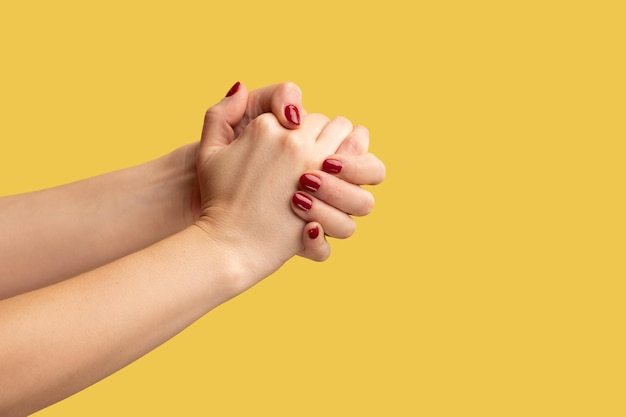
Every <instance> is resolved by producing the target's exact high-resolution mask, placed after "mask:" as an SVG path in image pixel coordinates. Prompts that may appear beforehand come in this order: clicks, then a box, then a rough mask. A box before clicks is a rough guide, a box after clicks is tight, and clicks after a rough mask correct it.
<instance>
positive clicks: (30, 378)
mask: <svg viewBox="0 0 626 417" xmlns="http://www.w3.org/2000/svg"><path fill="white" fill-rule="evenodd" d="M242 261H243V260H240V259H239V255H237V253H236V251H228V250H226V249H225V248H224V246H223V245H217V244H215V243H214V241H213V240H211V239H210V238H208V235H207V233H205V232H204V231H202V230H200V229H199V228H197V227H195V226H191V227H189V228H187V229H185V230H183V231H182V232H180V233H177V234H176V235H174V236H171V237H169V238H167V239H165V240H163V241H161V242H158V243H156V244H155V245H152V246H150V247H149V248H146V249H143V250H141V251H139V252H137V253H134V254H132V255H130V256H127V257H125V258H122V259H120V260H117V261H115V262H113V263H111V264H109V265H106V266H103V267H101V268H99V269H96V270H93V271H90V272H88V273H85V274H83V275H81V276H79V277H76V278H71V279H68V280H65V281H63V282H61V283H58V284H56V285H52V286H50V287H47V288H42V289H39V290H36V291H33V292H30V293H27V294H22V295H19V296H16V297H13V298H10V299H7V300H3V301H0V392H1V393H2V395H0V415H2V416H21V415H25V414H26V413H30V412H33V411H35V410H37V409H40V408H43V407H45V406H47V405H49V404H52V403H54V402H56V401H59V400H60V399H63V398H65V397H67V396H69V395H71V394H73V393H75V392H77V391H79V390H81V389H83V388H85V387H87V386H88V385H90V384H93V383H94V382H96V381H98V380H100V379H102V378H103V377H105V376H107V375H109V374H111V373H113V372H115V371H116V370H118V369H120V368H122V367H124V366H126V365H127V364H129V363H130V362H132V361H134V360H135V359H137V358H139V357H140V356H142V355H144V354H145V353H147V352H148V351H150V350H152V349H153V348H155V347H156V346H158V345H159V344H161V343H163V342H164V341H166V340H167V339H169V338H171V337H172V336H174V335H175V334H177V333H178V332H180V331H181V330H182V329H184V328H185V327H186V326H188V325H189V324H191V323H192V322H193V321H195V320H197V319H198V318H199V317H201V316H202V315H203V314H205V313H206V312H208V311H209V310H211V309H212V308H214V307H215V306H217V305H219V304H221V303H223V302H224V301H226V300H228V299H229V298H231V297H233V296H234V295H236V294H237V293H238V292H239V291H240V290H241V288H239V286H238V285H237V282H238V281H241V278H242V272H241V271H246V269H245V268H242V267H241V265H242ZM246 278H249V277H246ZM246 281H247V279H246Z"/></svg>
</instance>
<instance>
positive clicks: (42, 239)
mask: <svg viewBox="0 0 626 417" xmlns="http://www.w3.org/2000/svg"><path fill="white" fill-rule="evenodd" d="M195 149H196V147H195V145H188V146H187V147H185V148H181V149H178V150H177V151H175V152H173V153H171V154H169V155H166V156H164V157H161V158H159V159H157V160H154V161H151V162H148V163H146V164H143V165H139V166H136V167H132V168H128V169H123V170H120V171H116V172H112V173H108V174H104V175H101V176H98V177H94V178H90V179H87V180H83V181H79V182H76V183H72V184H68V185H63V186H60V187H55V188H51V189H47V190H42V191H37V192H32V193H28V194H22V195H16V196H10V197H4V198H0V299H2V298H7V297H9V296H12V295H15V294H19V293H23V292H26V291H29V290H32V289H35V288H41V287H43V286H46V285H50V284H53V283H55V282H58V281H60V280H63V279H66V278H68V277H71V276H76V275H78V274H80V273H83V272H85V271H89V270H91V269H94V268H96V267H99V266H101V265H104V264H106V263H108V262H111V261H112V260H115V259H118V258H120V257H123V256H125V255H127V254H130V253H132V252H135V251H137V250H139V249H142V248H144V247H147V246H148V245H150V244H152V243H154V242H156V241H158V240H160V239H162V238H164V237H166V236H169V235H171V234H173V233H175V232H177V231H180V230H182V229H183V228H184V227H185V226H188V225H189V224H191V222H193V213H192V207H191V205H192V201H194V196H193V195H192V190H194V184H195V183H196V182H197V177H196V169H195ZM195 199H197V196H195Z"/></svg>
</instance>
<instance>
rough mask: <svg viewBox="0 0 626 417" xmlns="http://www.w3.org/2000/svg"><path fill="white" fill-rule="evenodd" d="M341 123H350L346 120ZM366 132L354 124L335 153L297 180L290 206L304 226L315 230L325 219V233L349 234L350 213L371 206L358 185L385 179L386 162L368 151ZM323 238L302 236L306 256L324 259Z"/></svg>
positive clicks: (364, 211)
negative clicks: (306, 222) (295, 190)
mask: <svg viewBox="0 0 626 417" xmlns="http://www.w3.org/2000/svg"><path fill="white" fill-rule="evenodd" d="M344 123H349V122H348V121H347V120H345V121H344ZM368 147H369V132H368V131H367V129H366V128H365V127H363V126H356V127H355V128H354V129H353V130H352V132H351V133H350V134H349V136H348V137H347V138H346V139H345V140H344V141H343V143H342V144H341V146H340V147H339V149H338V150H337V152H336V153H335V154H334V155H331V156H329V157H328V158H326V160H325V161H324V163H323V164H321V166H320V168H321V170H320V169H318V170H311V171H307V172H305V173H304V174H303V175H302V176H301V177H300V181H299V186H300V190H301V192H298V193H296V194H294V197H293V199H292V208H293V210H294V212H295V213H296V214H297V215H298V216H299V217H300V218H302V219H303V220H305V221H308V222H310V223H309V224H307V226H306V228H307V229H309V230H314V229H315V228H316V227H319V226H320V225H319V223H317V222H320V221H322V219H323V220H324V225H325V228H326V234H327V235H328V236H331V237H335V238H347V237H350V236H351V235H352V234H353V233H354V230H355V228H356V224H355V222H354V220H353V219H352V217H350V215H355V216H364V215H367V214H369V213H370V211H371V210H372V208H373V206H374V197H373V196H372V194H371V193H370V192H368V191H367V190H365V189H363V188H361V187H360V185H376V184H379V183H380V182H382V181H383V179H384V178H385V171H386V169H385V165H384V164H383V163H382V162H381V161H380V160H379V159H378V158H376V157H375V156H374V155H372V154H371V153H368V152H367V150H368ZM324 243H326V242H325V240H324V239H323V238H317V237H316V239H309V240H308V241H307V240H306V239H305V254H304V255H303V256H306V257H307V258H309V259H312V260H315V261H324V260H326V259H327V258H328V257H329V256H330V246H329V245H327V244H324Z"/></svg>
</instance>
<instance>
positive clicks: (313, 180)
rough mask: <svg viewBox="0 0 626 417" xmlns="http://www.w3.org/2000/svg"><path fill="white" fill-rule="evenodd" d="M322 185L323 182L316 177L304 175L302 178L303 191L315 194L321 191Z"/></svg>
mask: <svg viewBox="0 0 626 417" xmlns="http://www.w3.org/2000/svg"><path fill="white" fill-rule="evenodd" d="M321 185H322V180H320V179H319V178H317V177H316V176H315V175H311V174H303V175H302V176H301V177H300V186H301V187H302V189H303V190H308V191H313V192H315V191H317V190H319V189H320V186H321Z"/></svg>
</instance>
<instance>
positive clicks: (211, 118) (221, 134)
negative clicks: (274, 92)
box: [200, 82, 248, 154]
mask: <svg viewBox="0 0 626 417" xmlns="http://www.w3.org/2000/svg"><path fill="white" fill-rule="evenodd" d="M247 103H248V90H247V88H246V87H245V86H244V85H243V84H241V83H239V82H237V83H235V85H233V86H232V88H231V89H230V90H229V91H228V93H227V94H226V97H224V98H223V99H222V100H221V101H220V102H219V103H217V104H216V105H214V106H213V107H211V108H210V109H209V110H207V111H206V114H205V115H204V125H203V126H202V136H201V139H200V153H201V154H202V153H204V152H211V151H212V150H215V148H221V147H223V146H226V145H228V144H229V143H230V142H232V141H233V139H234V138H235V132H234V130H233V126H235V125H236V124H237V123H239V121H240V120H241V118H242V117H243V114H244V112H245V111H246V106H247Z"/></svg>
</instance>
